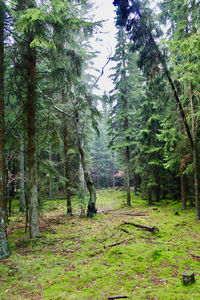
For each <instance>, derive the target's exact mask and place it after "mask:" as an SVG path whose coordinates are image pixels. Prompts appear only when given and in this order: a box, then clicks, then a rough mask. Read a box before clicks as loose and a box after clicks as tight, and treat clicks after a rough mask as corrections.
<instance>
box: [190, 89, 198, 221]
mask: <svg viewBox="0 0 200 300" xmlns="http://www.w3.org/2000/svg"><path fill="white" fill-rule="evenodd" d="M190 106H191V112H192V137H193V161H194V188H195V203H196V218H197V219H198V220H200V199H199V166H198V149H197V136H196V128H195V109H194V96H193V87H192V83H191V84H190Z"/></svg>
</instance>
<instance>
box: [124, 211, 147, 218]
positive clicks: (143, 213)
mask: <svg viewBox="0 0 200 300" xmlns="http://www.w3.org/2000/svg"><path fill="white" fill-rule="evenodd" d="M148 214H149V213H148V212H134V213H129V212H121V213H120V215H125V216H134V217H143V216H147V215H148Z"/></svg>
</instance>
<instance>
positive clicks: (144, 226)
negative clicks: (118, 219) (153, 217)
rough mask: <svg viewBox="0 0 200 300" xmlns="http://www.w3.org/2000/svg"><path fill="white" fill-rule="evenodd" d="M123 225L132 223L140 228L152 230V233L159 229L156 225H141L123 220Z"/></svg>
mask: <svg viewBox="0 0 200 300" xmlns="http://www.w3.org/2000/svg"><path fill="white" fill-rule="evenodd" d="M123 225H132V226H135V227H139V228H142V229H145V230H148V231H151V232H154V233H155V232H158V231H159V229H158V227H156V226H148V225H142V224H138V223H133V222H123Z"/></svg>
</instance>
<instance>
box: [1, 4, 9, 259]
mask: <svg viewBox="0 0 200 300" xmlns="http://www.w3.org/2000/svg"><path fill="white" fill-rule="evenodd" d="M4 12H5V3H4V1H0V259H2V258H6V257H8V256H9V255H10V250H9V246H8V240H7V224H6V222H7V216H6V187H5V158H4V65H3V61H4V17H5V13H4Z"/></svg>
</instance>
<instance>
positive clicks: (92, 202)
mask: <svg viewBox="0 0 200 300" xmlns="http://www.w3.org/2000/svg"><path fill="white" fill-rule="evenodd" d="M74 109H75V125H76V131H77V139H78V149H79V153H80V156H81V164H82V167H83V172H84V178H85V182H86V185H87V189H88V191H89V193H90V198H89V201H88V210H87V216H88V217H89V218H92V217H93V216H94V215H95V214H96V213H97V210H96V199H97V197H96V189H95V186H94V183H93V180H92V178H91V176H90V172H89V169H88V165H87V161H86V157H85V151H84V148H83V145H82V136H81V131H80V127H79V113H78V103H77V102H76V103H74Z"/></svg>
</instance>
